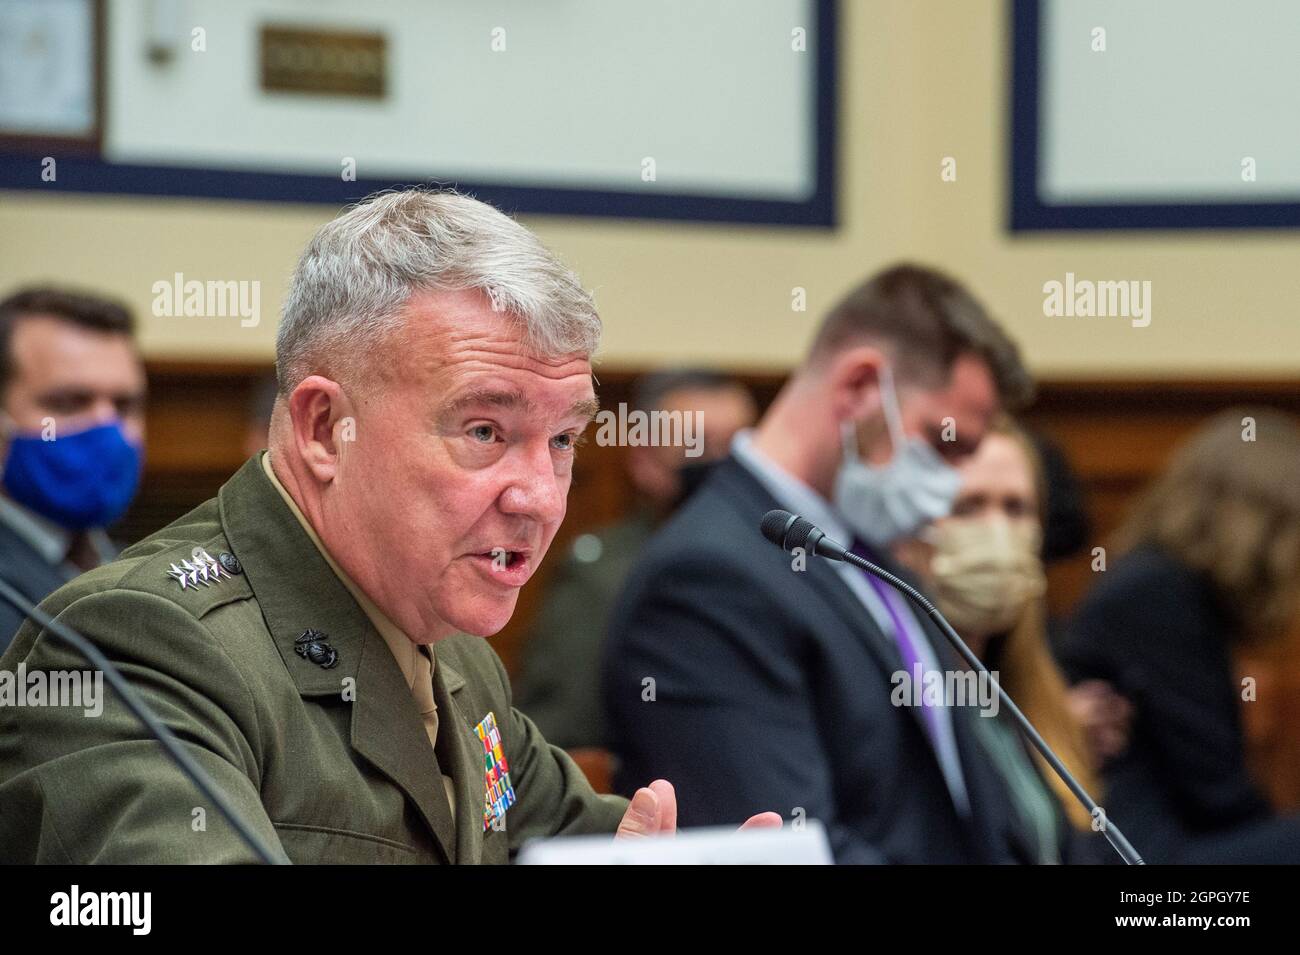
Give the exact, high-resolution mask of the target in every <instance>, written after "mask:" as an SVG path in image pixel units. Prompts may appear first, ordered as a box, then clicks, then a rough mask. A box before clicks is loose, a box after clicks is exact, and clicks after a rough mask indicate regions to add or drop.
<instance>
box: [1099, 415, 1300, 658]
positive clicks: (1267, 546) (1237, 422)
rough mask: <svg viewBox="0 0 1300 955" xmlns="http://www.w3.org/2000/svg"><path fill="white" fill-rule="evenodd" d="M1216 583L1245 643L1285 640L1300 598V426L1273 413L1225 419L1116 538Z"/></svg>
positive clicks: (1199, 435) (1200, 432)
mask: <svg viewBox="0 0 1300 955" xmlns="http://www.w3.org/2000/svg"><path fill="white" fill-rule="evenodd" d="M1142 544H1154V545H1155V546H1157V547H1159V548H1160V549H1161V550H1163V551H1165V552H1166V553H1167V554H1169V555H1170V556H1171V557H1173V558H1174V559H1176V560H1178V561H1179V562H1181V563H1183V564H1185V565H1186V566H1188V567H1191V568H1193V569H1194V570H1198V571H1201V572H1203V573H1205V574H1206V575H1208V577H1209V578H1210V580H1211V581H1213V583H1214V586H1215V587H1216V589H1217V590H1218V591H1219V596H1220V598H1221V599H1222V601H1223V603H1224V605H1225V606H1228V607H1231V608H1233V611H1234V613H1235V615H1236V617H1237V619H1238V620H1240V621H1241V625H1242V629H1241V630H1240V631H1239V637H1240V638H1242V639H1243V640H1250V639H1253V638H1259V637H1263V636H1265V635H1267V634H1269V633H1270V632H1272V633H1276V634H1281V633H1282V631H1283V630H1284V629H1285V627H1286V626H1287V624H1289V623H1290V622H1291V618H1292V616H1293V615H1294V613H1295V610H1296V598H1297V590H1300V427H1297V424H1296V421H1295V419H1294V418H1292V417H1291V416H1290V415H1287V414H1283V413H1281V412H1279V411H1275V410H1273V409H1271V408H1233V409H1229V410H1227V411H1224V412H1221V413H1220V414H1218V415H1215V416H1214V417H1213V418H1211V419H1210V420H1209V421H1207V422H1206V423H1205V424H1203V425H1202V426H1201V427H1200V428H1198V429H1197V430H1196V431H1195V432H1194V433H1193V434H1192V435H1191V437H1190V438H1188V439H1187V440H1186V441H1184V442H1183V444H1182V445H1181V446H1180V447H1179V449H1178V450H1177V451H1176V452H1175V454H1174V456H1173V459H1172V460H1171V461H1170V463H1169V466H1168V467H1167V468H1166V469H1165V471H1164V473H1163V474H1162V475H1161V476H1160V477H1159V478H1158V479H1156V481H1155V482H1154V483H1153V484H1152V485H1151V487H1150V488H1149V489H1148V490H1147V491H1146V492H1145V493H1144V494H1143V495H1142V497H1141V498H1140V499H1139V500H1138V502H1137V504H1136V506H1135V507H1134V508H1133V510H1132V512H1131V514H1130V515H1129V517H1128V519H1127V520H1126V521H1125V522H1124V524H1123V525H1122V526H1121V528H1120V530H1119V531H1118V533H1117V534H1116V536H1115V547H1116V550H1117V551H1120V552H1123V551H1126V550H1130V549H1132V548H1134V547H1137V546H1140V545H1142Z"/></svg>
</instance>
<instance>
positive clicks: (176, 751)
mask: <svg viewBox="0 0 1300 955" xmlns="http://www.w3.org/2000/svg"><path fill="white" fill-rule="evenodd" d="M0 597H3V598H4V599H5V600H6V601H7V602H8V603H10V604H12V605H13V606H15V607H17V608H18V609H19V610H20V611H22V613H24V614H26V615H27V616H28V617H31V618H32V620H34V621H35V622H36V623H38V624H40V625H41V627H42V628H43V629H44V630H45V631H46V632H47V633H52V634H54V636H56V637H58V638H59V639H60V640H62V641H63V642H64V643H66V644H68V645H69V646H71V647H72V648H73V649H74V650H76V651H77V652H78V653H80V654H81V655H82V656H83V657H85V658H86V659H87V660H88V661H89V662H90V664H91V665H92V666H95V667H97V668H98V669H100V670H101V671H103V674H104V679H106V680H108V682H109V684H110V685H111V686H112V687H113V689H115V690H116V691H117V693H118V695H119V696H121V697H122V702H124V703H125V704H126V708H127V709H128V710H130V711H131V712H132V713H133V714H134V715H135V717H136V719H138V720H139V721H140V722H141V723H143V724H144V727H145V729H147V730H148V731H149V732H150V734H151V735H152V736H153V737H154V738H155V739H157V740H158V742H159V743H160V744H161V745H162V748H163V750H164V751H165V752H166V753H167V755H168V756H170V757H171V758H172V761H173V762H175V763H176V766H177V767H178V768H179V769H180V771H181V772H182V773H184V774H185V775H186V776H187V777H188V778H189V780H190V782H192V783H193V784H194V786H195V788H197V789H198V790H199V792H201V793H202V794H203V795H204V796H205V797H207V798H208V800H210V801H211V802H212V804H213V805H214V806H216V807H217V811H218V812H220V813H221V814H222V815H223V816H225V817H226V821H227V822H229V823H230V825H231V827H232V828H234V830H235V832H237V833H238V834H239V836H240V838H241V839H243V840H244V842H245V843H246V844H247V845H248V847H249V848H250V849H252V850H253V852H255V853H256V854H257V856H258V858H260V859H261V860H262V861H263V862H265V863H267V864H268V865H288V864H289V860H288V859H286V858H284V857H283V856H280V855H277V854H276V853H275V852H274V851H273V850H272V849H271V847H270V846H268V845H267V844H266V843H265V842H263V841H262V838H261V836H259V835H258V834H257V833H256V832H255V831H254V830H253V827H252V826H250V825H249V824H248V822H247V821H245V819H244V818H243V817H242V816H241V815H240V814H239V810H237V809H236V808H235V804H234V803H232V802H231V801H230V797H229V796H227V795H226V794H225V793H224V792H223V791H222V790H221V788H220V787H219V786H218V785H217V784H216V782H215V781H214V780H213V779H212V777H211V776H209V775H208V773H207V771H206V770H205V769H204V768H203V767H202V766H200V765H199V764H198V763H197V762H196V761H195V759H194V757H193V756H191V755H190V754H189V753H188V752H186V751H185V749H184V748H183V747H182V746H181V744H180V743H179V742H178V741H177V739H176V734H175V733H173V732H172V731H171V729H170V728H168V726H167V724H166V723H164V722H163V721H162V720H161V719H159V718H158V715H157V714H156V713H154V711H153V710H152V709H150V708H149V704H148V703H146V702H145V701H144V700H143V699H142V698H141V697H140V695H139V694H138V693H136V691H135V689H134V688H133V687H132V686H131V684H129V683H127V682H126V679H125V678H124V677H123V676H122V674H121V673H120V672H119V671H118V669H117V667H115V666H113V664H112V663H110V662H109V659H108V657H106V656H104V654H103V653H101V652H100V650H99V648H98V647H97V646H95V645H94V644H93V643H91V642H90V641H89V640H87V639H86V638H85V637H83V636H82V635H81V634H79V633H77V631H75V630H73V629H72V628H71V627H69V626H68V625H67V624H65V623H63V622H62V621H59V620H55V619H54V618H53V617H51V616H50V615H49V614H47V613H46V612H45V611H44V610H42V609H41V608H40V607H37V606H36V605H34V604H33V603H32V602H31V601H30V600H28V599H27V598H26V597H24V596H23V595H22V594H21V593H20V592H19V591H18V590H16V589H15V588H14V587H13V585H11V584H10V583H9V581H7V580H5V579H4V578H3V577H0Z"/></svg>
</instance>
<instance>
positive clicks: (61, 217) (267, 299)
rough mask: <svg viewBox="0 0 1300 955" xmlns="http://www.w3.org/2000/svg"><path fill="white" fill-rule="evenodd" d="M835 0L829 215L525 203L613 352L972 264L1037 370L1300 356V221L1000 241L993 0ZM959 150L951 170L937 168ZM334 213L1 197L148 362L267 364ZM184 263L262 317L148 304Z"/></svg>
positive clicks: (13, 227)
mask: <svg viewBox="0 0 1300 955" xmlns="http://www.w3.org/2000/svg"><path fill="white" fill-rule="evenodd" d="M841 9H842V15H841V35H840V62H841V69H840V71H841V98H840V137H841V142H840V154H839V163H838V169H839V172H838V176H839V202H840V220H841V224H840V226H839V228H838V229H836V230H834V231H829V230H808V229H798V228H780V227H736V226H718V225H708V224H675V223H656V222H640V221H610V220H585V219H583V220H579V219H567V218H558V217H526V219H525V221H526V222H527V224H528V225H530V226H532V227H533V228H535V229H536V230H537V231H538V232H539V233H540V234H541V235H542V237H543V238H544V240H545V241H546V242H547V243H548V244H550V245H551V246H552V247H553V248H555V249H556V250H557V251H558V252H559V253H560V254H561V255H562V256H563V257H564V258H565V259H566V260H567V261H568V262H569V263H570V264H571V265H573V266H574V267H575V268H577V269H578V271H579V273H580V274H581V275H582V277H583V280H584V282H585V283H586V284H587V285H588V286H590V287H592V288H593V289H594V290H595V293H596V299H597V302H598V304H599V306H600V308H601V312H602V314H603V316H604V319H605V324H606V334H605V341H604V346H603V348H602V351H601V360H602V362H603V363H605V364H607V365H629V364H631V365H641V364H646V363H653V362H666V361H714V362H717V363H719V364H722V365H726V366H730V367H735V368H749V369H762V368H784V367H787V366H788V365H790V364H791V363H792V362H793V361H794V360H795V359H796V358H797V356H798V354H799V353H800V352H801V350H802V349H803V347H804V346H805V345H806V343H807V342H808V340H809V337H810V334H811V331H812V329H813V327H814V325H815V323H816V321H817V319H818V318H819V317H820V315H821V314H822V313H823V312H824V310H825V309H826V307H828V306H829V305H830V304H831V303H833V301H834V300H835V299H836V298H837V297H838V296H839V295H841V294H842V293H843V292H844V291H845V290H846V289H847V288H848V287H850V286H851V285H852V284H854V283H855V282H856V281H857V280H858V279H859V278H861V277H862V276H863V275H865V274H866V273H867V272H868V271H870V270H872V269H875V268H877V267H879V266H881V265H883V264H886V263H888V262H890V261H894V260H897V259H901V258H908V257H913V258H918V259H921V260H924V261H927V262H930V263H933V264H936V265H940V266H942V267H944V268H947V269H948V270H950V271H952V272H954V273H955V274H956V275H958V276H959V277H961V278H964V279H966V280H968V281H969V282H970V283H971V285H972V286H973V287H974V288H975V290H976V291H977V293H978V294H979V295H980V296H981V297H982V298H983V299H984V300H985V302H986V303H987V304H988V305H989V307H990V308H991V309H992V310H993V311H994V312H995V313H996V314H997V315H999V316H1000V317H1001V318H1002V319H1003V320H1004V321H1005V322H1006V323H1007V325H1008V326H1009V327H1010V328H1011V330H1012V331H1013V333H1014V334H1015V335H1016V337H1017V338H1018V339H1019V340H1020V341H1021V343H1022V345H1023V347H1024V349H1025V351H1026V353H1027V355H1028V357H1029V360H1030V363H1031V364H1032V366H1033V367H1034V369H1035V370H1036V371H1037V372H1038V373H1040V374H1043V375H1053V376H1072V375H1080V376H1102V377H1170V378H1176V377H1189V376H1197V375H1213V376H1218V377H1232V376H1242V377H1273V378H1276V377H1281V376H1293V375H1295V374H1296V373H1297V371H1300V321H1297V317H1296V308H1297V302H1298V301H1300V268H1298V267H1297V262H1298V261H1300V233H1296V232H1288V231H1274V232H1227V231H1223V232H1212V231H1201V232H1145V233H1143V232H1134V233H1079V234H1048V235H1044V234H1024V235H1020V236H1012V235H1011V234H1009V233H1008V232H1007V230H1006V227H1005V222H1006V219H1007V211H1006V209H1007V196H1006V188H1007V187H1006V181H1007V142H1008V134H1009V131H1008V108H1009V92H1008V75H1007V73H1008V67H1009V62H1010V44H1009V13H1008V11H1007V9H1006V7H1005V5H1004V4H1003V3H1001V2H994V0H970V2H967V0H842V4H841ZM949 156H950V157H953V158H955V160H956V163H957V179H956V181H955V182H944V181H942V180H941V177H940V167H941V163H942V161H943V159H944V157H949ZM34 175H35V172H34ZM56 188H57V187H50V192H51V193H53V192H54V191H55V189H56ZM331 214H332V210H331V209H328V208H326V207H320V206H290V205H280V204H251V203H242V202H224V201H192V200H170V199H152V198H150V199H140V198H131V197H86V196H78V195H54V194H42V193H41V192H39V191H27V192H3V193H0V290H7V289H9V288H11V287H13V286H14V285H16V284H18V283H22V282H27V281H35V280H45V279H54V280H58V281H66V282H69V283H75V284H78V285H82V286H88V287H90V288H97V289H102V290H105V291H108V292H111V293H113V294H115V295H117V296H120V297H122V298H124V299H126V300H127V301H128V302H129V303H130V304H131V305H133V306H134V307H135V308H136V310H137V313H138V314H139V315H140V316H141V320H142V326H143V327H142V341H143V345H144V348H145V350H146V352H147V353H148V354H149V355H151V356H155V357H177V358H203V359H223V358H236V359H247V358H255V359H269V358H270V356H271V350H272V341H273V338H274V325H275V315H276V311H277V309H278V305H279V302H280V299H281V297H282V295H283V293H284V289H285V285H286V281H287V278H288V276H289V273H290V271H291V269H292V267H293V263H294V261H295V258H296V256H297V254H298V252H299V251H300V249H301V248H302V245H303V244H304V243H305V241H306V240H307V238H308V237H309V236H310V235H311V233H312V231H313V230H314V229H315V228H316V227H317V226H318V225H319V224H320V223H321V222H322V221H324V220H325V219H326V218H327V217H328V216H330V215H331ZM177 272H179V273H182V274H183V275H184V276H185V278H186V279H199V280H221V281H232V280H234V281H239V280H258V281H260V283H261V320H260V322H259V323H258V324H257V325H256V326H254V327H242V326H241V324H240V320H239V319H238V318H234V317H228V318H219V317H218V318H184V317H159V316H154V315H153V314H151V303H152V300H153V293H152V291H151V289H152V286H153V284H154V283H155V282H157V281H159V280H163V281H170V280H171V279H172V276H173V275H174V274H175V273H177ZM1067 272H1069V273H1074V275H1075V276H1076V277H1077V278H1078V279H1088V280H1095V281H1120V280H1136V281H1146V282H1150V283H1151V303H1150V305H1151V313H1150V318H1151V321H1150V324H1149V325H1148V326H1147V327H1133V324H1132V323H1131V321H1130V320H1129V319H1125V318H1065V317H1048V316H1046V315H1044V307H1043V301H1044V293H1043V286H1044V283H1046V282H1050V281H1053V280H1057V281H1064V280H1065V277H1066V273H1067ZM796 287H799V288H803V289H806V290H807V303H808V306H807V311H805V312H797V311H793V310H792V308H791V300H792V290H793V289H794V288H796Z"/></svg>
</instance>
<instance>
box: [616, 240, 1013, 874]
mask: <svg viewBox="0 0 1300 955" xmlns="http://www.w3.org/2000/svg"><path fill="white" fill-rule="evenodd" d="M1032 390H1033V383H1032V380H1031V378H1030V377H1029V374H1028V372H1027V371H1026V369H1025V367H1024V365H1023V363H1022V362H1021V359H1020V353H1019V350H1018V348H1017V347H1016V345H1015V343H1014V342H1013V341H1012V340H1011V339H1010V338H1009V337H1008V336H1007V334H1006V332H1005V331H1004V330H1003V329H1002V328H1001V326H1000V325H999V324H998V323H997V322H996V321H995V320H994V319H993V317H992V316H991V315H990V314H989V313H988V311H987V310H986V309H985V308H984V307H983V305H982V304H980V302H979V301H978V300H977V299H976V298H975V297H974V295H972V293H971V292H970V291H969V290H968V289H967V288H966V287H965V286H963V285H962V284H961V283H960V282H959V281H957V280H956V279H954V278H952V277H950V276H948V275H946V274H944V273H942V272H940V271H937V270H935V269H933V268H930V267H927V266H923V265H918V264H914V263H901V264H897V265H894V266H891V267H887V268H885V269H883V270H881V271H879V272H876V273H874V274H872V275H871V276H869V277H868V278H866V279H865V280H863V281H862V282H860V283H859V284H858V285H857V286H856V287H854V288H853V289H852V290H850V291H849V292H848V293H847V294H846V295H845V296H844V297H843V298H842V299H840V300H839V302H838V303H836V304H834V305H832V306H831V308H830V309H829V311H828V313H827V314H826V316H825V317H824V318H823V319H822V320H821V322H820V325H819V326H818V329H817V331H816V333H815V335H814V337H813V339H812V343H811V345H810V346H809V349H808V351H807V353H806V355H805V357H804V359H803V361H802V363H801V365H800V366H799V368H798V369H797V370H796V371H795V373H794V374H793V375H792V376H791V378H790V379H788V381H787V382H786V384H785V386H784V387H783V388H782V390H781V392H780V393H779V394H778V396H777V397H776V399H775V401H774V402H773V403H772V404H771V406H770V407H769V408H768V409H767V411H766V412H765V413H764V415H763V418H762V420H761V421H760V422H759V424H758V426H757V427H756V428H755V429H754V430H753V431H752V432H750V431H743V432H740V433H739V434H737V435H736V437H735V439H734V440H733V441H732V446H731V454H730V455H729V456H728V457H727V459H726V460H724V461H721V462H719V463H718V464H717V466H716V469H715V470H714V472H713V473H712V474H710V476H709V478H708V480H707V482H706V483H705V485H704V486H703V487H701V488H700V489H699V490H698V491H696V492H695V494H693V495H692V496H691V498H690V500H689V501H688V502H687V503H686V504H685V505H684V506H683V507H682V509H681V510H679V511H678V512H677V514H675V515H674V516H673V518H672V519H671V520H670V521H668V522H667V523H666V524H665V526H664V527H663V528H662V529H661V530H660V531H659V532H658V533H657V534H656V535H655V536H654V539H653V540H652V541H651V542H650V543H649V545H648V546H647V547H646V548H645V550H644V553H643V554H642V556H641V557H640V558H639V559H638V561H637V564H636V567H635V569H634V570H633V571H632V573H631V574H630V575H629V580H628V584H627V587H626V588H625V589H624V591H623V592H622V594H620V596H619V598H618V601H617V603H616V605H615V608H614V610H613V614H612V618H611V624H610V631H609V637H608V640H607V643H606V647H605V657H604V661H603V662H604V667H603V671H602V676H603V695H604V701H605V707H606V715H607V717H608V718H609V721H610V734H611V737H612V740H613V742H614V748H615V750H616V751H617V753H618V755H619V757H620V760H621V762H620V764H619V770H618V775H617V776H616V785H617V786H619V787H626V786H627V781H628V780H629V779H630V778H635V775H636V774H638V773H644V772H646V771H651V772H652V773H653V774H662V775H664V776H665V777H671V778H672V780H673V785H674V786H675V787H676V789H677V793H678V795H679V798H680V800H681V804H680V807H679V815H678V821H679V823H680V824H683V825H722V824H725V823H727V822H729V821H730V820H731V819H733V818H741V819H743V818H745V816H746V814H747V810H746V807H747V806H751V805H759V804H761V805H765V806H778V807H784V809H785V812H787V813H790V814H792V815H793V816H794V817H795V818H807V819H815V820H817V821H819V822H820V823H821V824H822V825H823V826H825V828H826V832H827V835H828V838H829V840H830V843H831V848H832V851H833V853H834V855H835V859H836V861H838V862H852V863H867V862H881V861H886V862H903V863H923V862H943V863H954V862H979V863H989V862H1008V861H1018V862H1034V861H1038V860H1039V853H1038V849H1037V846H1036V845H1034V844H1033V839H1032V836H1030V837H1029V838H1025V837H1026V835H1027V834H1026V833H1025V832H1024V831H1023V827H1022V826H1021V825H1020V824H1019V820H1018V819H1017V818H1016V817H1015V816H1014V813H1013V806H1012V802H1011V798H1010V793H1009V782H1008V781H1007V780H1006V779H1004V778H1003V777H1002V774H1001V772H1000V771H999V769H998V768H997V767H996V766H994V765H993V764H992V763H991V761H990V760H989V759H987V758H985V756H984V754H983V749H982V743H981V741H980V740H979V739H978V738H977V737H976V735H975V730H974V728H973V727H972V721H977V720H979V719H980V718H981V717H979V716H978V715H977V714H976V713H975V712H974V710H975V707H971V706H966V705H957V704H956V702H955V700H953V699H950V698H948V697H947V696H945V695H944V694H938V696H939V698H938V699H934V700H931V699H930V698H929V695H928V694H927V697H926V699H924V700H917V701H916V702H915V705H900V704H899V703H897V702H895V699H894V693H892V692H891V688H894V687H897V686H898V685H899V684H898V683H897V681H896V680H895V677H896V675H898V674H899V673H902V674H903V675H905V676H908V677H909V678H910V675H911V674H913V673H915V672H917V671H918V670H920V671H921V672H923V673H924V674H926V676H923V677H921V679H922V680H925V681H928V680H930V679H932V677H931V676H930V675H931V674H935V675H938V676H940V678H941V679H942V678H943V676H942V673H941V672H940V671H951V670H953V669H954V668H955V666H956V654H955V652H954V651H953V650H952V648H951V646H950V645H949V644H948V643H947V641H946V640H945V639H944V637H943V636H942V635H941V634H940V633H939V632H938V630H937V628H936V627H935V625H934V623H933V621H931V620H930V619H929V618H928V617H926V616H925V615H924V614H920V613H919V612H913V610H912V608H911V607H910V606H909V604H908V602H907V600H906V598H904V597H903V596H902V595H901V594H899V593H898V592H897V591H895V590H893V589H892V588H890V587H888V586H887V585H886V584H884V583H883V582H881V581H880V580H878V579H877V578H875V577H873V576H870V575H868V574H866V573H865V572H863V571H860V570H859V569H858V568H856V567H854V566H852V565H851V564H847V563H841V562H832V561H827V560H819V559H808V558H806V556H804V555H799V554H789V553H785V552H783V551H782V550H780V549H778V548H775V547H772V546H770V545H768V544H766V543H765V542H764V540H763V538H762V536H761V535H760V534H759V532H758V524H759V520H760V518H761V517H762V516H763V515H764V514H765V513H766V512H767V511H769V510H771V509H772V508H782V509H785V510H788V511H791V512H792V513H795V514H799V515H801V516H802V517H804V518H806V519H807V520H809V521H811V522H812V523H813V524H815V525H817V526H818V527H820V528H821V529H822V530H823V531H824V532H825V533H826V534H827V535H828V536H829V537H831V538H832V539H835V540H839V541H842V542H844V543H846V544H848V543H850V542H852V543H851V546H852V547H853V548H854V550H855V552H856V553H859V554H861V555H862V556H864V557H868V558H869V559H871V560H874V561H877V562H878V563H882V564H884V566H885V567H887V568H891V569H892V568H894V567H896V566H897V565H896V563H895V562H894V560H893V559H892V558H891V557H890V556H889V554H888V550H887V548H888V547H889V546H890V545H892V544H894V543H895V542H896V541H898V540H899V539H901V538H904V537H910V536H913V535H915V534H916V533H917V532H918V531H919V530H920V529H921V528H922V527H924V526H926V525H927V524H929V523H930V522H932V521H934V520H936V519H938V518H940V517H943V516H946V515H947V514H949V513H950V509H951V506H952V502H953V500H954V498H955V497H956V494H957V492H958V490H959V488H960V485H961V478H960V475H959V474H958V473H957V471H956V470H955V467H956V465H958V464H959V463H960V462H961V461H962V460H964V459H965V458H967V457H969V456H970V455H971V454H973V453H974V452H975V451H976V449H977V448H978V447H979V444H980V441H981V440H982V439H983V437H984V435H985V433H986V432H987V430H988V428H989V425H990V423H991V422H992V421H993V420H994V419H995V418H996V417H997V415H998V413H999V411H1000V410H1001V409H1003V408H1007V407H1019V406H1020V405H1022V404H1023V403H1024V402H1025V401H1026V400H1027V399H1028V398H1029V396H1030V395H1031V394H1032ZM650 681H653V682H650ZM913 685H914V686H918V687H919V685H920V684H919V683H918V684H913ZM724 781H726V782H724ZM733 781H740V785H738V786H737V785H735V784H734V782H733ZM687 794H691V796H690V800H691V801H690V802H689V803H688V797H687Z"/></svg>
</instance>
